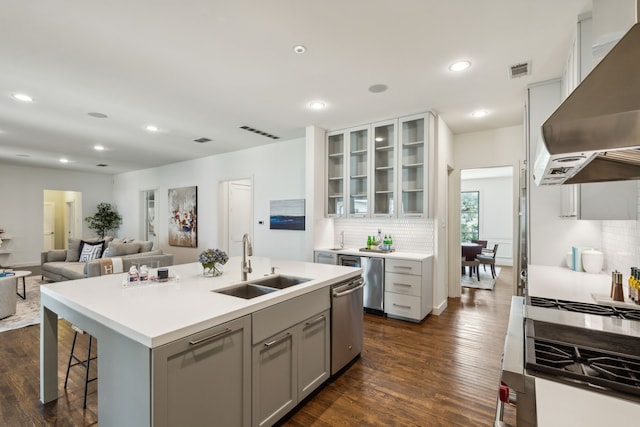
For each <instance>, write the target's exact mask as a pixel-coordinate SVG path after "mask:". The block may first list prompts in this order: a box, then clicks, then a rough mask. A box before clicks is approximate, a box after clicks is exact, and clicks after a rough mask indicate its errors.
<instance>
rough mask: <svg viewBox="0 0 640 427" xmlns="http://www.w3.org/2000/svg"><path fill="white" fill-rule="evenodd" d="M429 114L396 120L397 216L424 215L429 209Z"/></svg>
mask: <svg viewBox="0 0 640 427" xmlns="http://www.w3.org/2000/svg"><path fill="white" fill-rule="evenodd" d="M431 117H432V116H431V115H430V114H428V113H426V114H419V115H415V116H408V117H402V118H400V119H399V123H398V127H399V130H400V134H399V138H398V139H399V141H398V142H399V146H398V178H399V182H398V192H399V194H400V197H399V203H400V206H399V210H398V215H399V216H401V217H423V216H425V215H426V213H427V212H428V209H427V208H428V206H427V201H428V186H429V182H428V175H429V162H428V160H429V147H430V144H429V141H430V137H429V136H430V134H431V131H432V128H433V123H432V122H433V120H430V118H431Z"/></svg>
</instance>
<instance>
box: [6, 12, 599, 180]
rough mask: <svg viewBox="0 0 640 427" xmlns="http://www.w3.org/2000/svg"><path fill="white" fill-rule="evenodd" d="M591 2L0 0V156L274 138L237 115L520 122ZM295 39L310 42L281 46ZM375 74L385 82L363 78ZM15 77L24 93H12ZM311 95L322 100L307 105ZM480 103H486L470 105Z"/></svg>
mask: <svg viewBox="0 0 640 427" xmlns="http://www.w3.org/2000/svg"><path fill="white" fill-rule="evenodd" d="M590 8H591V1H590V0H562V1H558V0H484V1H478V0H449V1H442V0H440V1H435V0H397V1H391V0H320V1H311V0H252V1H250V0H233V1H231V0H189V1H182V2H181V1H175V0H133V1H132V0H109V1H96V0H66V1H62V0H48V1H47V0H31V1H24V0H3V1H2V7H1V8H0V163H13V164H22V165H34V166H44V167H63V168H68V169H72V170H83V171H94V172H101V173H121V172H125V171H129V170H136V169H143V168H148V167H154V166H160V165H164V164H169V163H175V162H179V161H184V160H188V159H193V158H198V157H203V156H208V155H212V154H218V153H223V152H228V151H234V150H241V149H245V148H250V147H254V146H258V145H262V144H268V143H272V142H274V140H272V139H268V138H265V137H264V136H259V135H255V134H252V133H249V132H246V131H244V130H241V129H239V126H242V125H249V126H252V127H254V128H257V129H260V130H263V131H265V132H268V133H270V134H274V135H277V136H279V137H280V138H281V140H287V139H292V138H297V137H302V136H304V132H305V127H306V126H308V125H317V126H320V127H322V128H325V129H339V128H343V127H347V126H350V125H357V124H362V123H368V122H372V121H376V120H381V119H387V118H391V117H397V116H401V115H405V114H412V113H416V112H421V111H425V110H433V111H434V112H436V113H437V114H440V115H441V116H442V118H443V119H444V121H445V122H446V123H447V124H448V125H449V127H450V128H451V130H452V131H453V133H454V134H459V133H466V132H473V131H479V130H484V129H491V128H496V127H504V126H512V125H517V124H520V123H522V117H523V104H524V100H525V90H526V86H527V85H528V84H530V83H533V82H538V81H543V80H547V79H551V78H556V77H559V76H560V75H561V72H562V68H563V65H564V62H565V59H566V56H567V53H568V49H569V44H570V41H571V38H572V37H573V33H574V31H575V23H576V20H577V16H578V15H579V14H580V13H582V12H585V11H588V10H590ZM298 44H302V45H305V46H306V47H307V49H308V50H307V53H305V54H303V55H299V54H295V53H293V47H294V46H295V45H298ZM459 59H468V60H470V61H471V62H472V63H473V66H472V68H471V69H470V70H468V71H466V72H463V73H460V74H453V73H451V72H450V71H449V70H448V69H447V67H448V65H449V64H450V63H452V62H453V61H455V60H459ZM524 61H531V63H532V74H531V75H530V76H526V77H521V78H519V79H509V77H508V69H509V66H511V65H514V64H517V63H520V62H524ZM374 84H385V85H387V86H388V88H389V89H388V90H387V91H386V92H384V93H371V92H369V91H368V88H369V87H370V86H371V85H374ZM16 92H24V93H28V94H29V95H31V96H32V97H33V98H34V102H32V103H28V104H27V103H20V102H17V101H16V100H14V99H12V98H11V94H12V93H16ZM315 99H322V100H324V101H325V102H326V103H327V106H328V108H327V109H326V110H323V111H311V110H309V109H307V108H306V105H307V103H308V102H309V101H312V100H315ZM479 108H482V109H486V110H488V111H489V112H490V115H489V116H488V117H486V118H483V119H475V118H472V117H471V116H470V113H471V112H472V111H473V110H476V109H479ZM89 112H100V113H103V114H106V115H108V118H106V119H98V118H94V117H91V116H89V115H88V113H89ZM148 124H155V125H157V126H158V127H160V129H161V132H158V133H155V134H152V133H149V132H147V131H145V130H144V128H145V126H146V125H148ZM199 137H208V138H211V139H212V140H213V141H212V142H209V143H205V144H198V143H195V142H193V139H195V138H199ZM95 144H102V145H104V146H105V147H106V150H105V151H103V152H101V153H98V152H96V151H94V150H93V146H94V145H95ZM25 156H28V157H25ZM61 157H66V158H68V159H69V160H71V163H69V164H66V165H62V164H60V163H59V162H58V159H59V158H61ZM98 163H104V164H108V165H109V166H108V167H104V168H98V167H96V164H98Z"/></svg>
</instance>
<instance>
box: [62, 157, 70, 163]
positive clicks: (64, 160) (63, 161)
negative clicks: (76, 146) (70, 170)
mask: <svg viewBox="0 0 640 427" xmlns="http://www.w3.org/2000/svg"><path fill="white" fill-rule="evenodd" d="M60 163H69V159H65V158H64V157H63V158H62V159H60Z"/></svg>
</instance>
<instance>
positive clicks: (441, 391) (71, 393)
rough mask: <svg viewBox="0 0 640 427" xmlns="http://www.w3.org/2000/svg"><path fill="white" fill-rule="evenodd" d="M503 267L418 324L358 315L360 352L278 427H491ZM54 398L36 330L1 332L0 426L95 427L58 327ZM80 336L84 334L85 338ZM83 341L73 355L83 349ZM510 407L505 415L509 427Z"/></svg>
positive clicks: (67, 337)
mask: <svg viewBox="0 0 640 427" xmlns="http://www.w3.org/2000/svg"><path fill="white" fill-rule="evenodd" d="M512 288H513V286H512V270H511V269H510V268H504V267H503V268H502V271H501V272H500V276H499V277H498V280H497V283H496V287H495V289H494V290H493V291H487V290H476V289H468V288H463V289H462V297H461V298H459V299H453V298H450V299H449V302H448V303H449V307H448V309H447V310H446V311H445V312H444V313H442V314H441V315H440V316H432V315H430V316H428V317H427V319H425V320H424V321H423V322H422V323H421V324H413V323H408V322H403V321H399V320H393V319H387V318H383V317H378V316H373V315H365V339H364V350H363V353H362V357H361V358H360V359H359V360H358V361H356V362H355V363H354V364H353V365H352V366H351V367H350V368H349V369H348V370H347V371H346V372H344V373H343V374H342V375H341V376H340V377H338V378H336V379H335V380H334V381H332V382H329V383H328V384H327V385H326V386H324V387H322V388H321V389H320V390H319V391H318V392H317V393H315V394H314V395H313V396H312V397H311V398H310V399H308V401H307V402H305V404H304V405H302V406H301V407H299V408H298V409H297V410H296V411H295V412H294V413H293V414H291V415H290V416H289V417H288V418H287V419H286V420H284V421H283V422H282V423H281V424H282V425H284V426H291V427H298V426H305V427H307V426H392V425H394V426H465V427H469V426H492V425H493V419H494V417H495V404H496V397H497V392H498V382H499V370H500V360H501V354H502V347H503V343H504V335H505V331H506V327H507V321H508V316H509V306H510V303H511V295H512ZM59 337H60V344H59V346H58V349H59V356H58V358H59V378H60V379H61V380H60V385H59V396H60V398H59V399H58V400H57V402H51V403H49V404H46V405H43V404H41V403H40V402H39V400H38V399H39V326H38V325H35V326H29V327H26V328H22V329H17V330H13V331H7V332H3V333H0V375H1V376H0V425H2V426H94V425H97V424H98V423H97V393H96V386H97V384H96V383H90V385H89V396H88V399H87V409H85V410H83V409H82V397H83V376H82V375H83V370H82V369H81V368H74V369H75V371H74V369H72V371H71V375H70V377H69V382H70V383H69V385H68V388H67V390H64V389H63V383H64V375H65V372H66V363H67V360H68V357H69V350H70V347H71V341H72V339H73V331H72V329H71V328H70V325H69V323H68V322H66V321H64V320H61V321H60V327H59ZM85 338H86V337H85ZM85 342H86V340H82V343H81V345H80V348H81V351H86V350H85V349H86V347H85ZM514 418H515V413H514V412H513V411H512V409H511V408H508V409H507V410H506V411H505V421H506V422H507V423H509V424H515V422H514Z"/></svg>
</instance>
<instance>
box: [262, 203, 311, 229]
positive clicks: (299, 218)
mask: <svg viewBox="0 0 640 427" xmlns="http://www.w3.org/2000/svg"><path fill="white" fill-rule="evenodd" d="M304 205H305V200H304V199H293V200H272V201H271V213H270V215H269V228H270V229H271V230H304V229H305V214H304V208H305V206H304Z"/></svg>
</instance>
